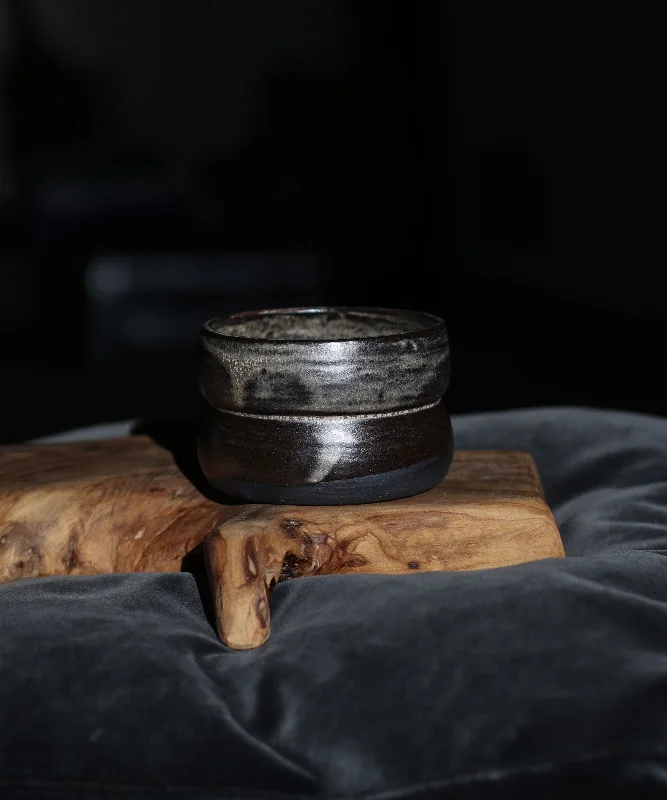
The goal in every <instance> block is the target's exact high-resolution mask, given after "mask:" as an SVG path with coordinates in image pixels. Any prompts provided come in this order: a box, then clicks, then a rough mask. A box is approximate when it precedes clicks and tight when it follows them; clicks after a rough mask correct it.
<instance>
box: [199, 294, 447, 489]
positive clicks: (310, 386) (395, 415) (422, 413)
mask: <svg viewBox="0 0 667 800" xmlns="http://www.w3.org/2000/svg"><path fill="white" fill-rule="evenodd" d="M200 345H201V348H200V387H201V390H202V393H203V395H204V397H205V398H206V399H207V400H208V402H209V404H210V406H211V410H210V412H209V414H208V416H207V419H206V421H205V422H204V424H203V425H202V428H201V431H200V436H199V460H200V464H201V466H202V469H203V472H204V474H205V475H206V478H207V480H208V481H209V483H210V484H211V485H212V486H213V487H214V488H215V489H217V490H218V491H220V492H223V493H225V494H227V495H231V496H234V497H238V498H241V499H244V500H248V501H250V502H271V503H298V504H320V505H324V504H341V503H345V504H347V503H363V502H376V501H378V500H386V499H393V498H398V497H405V496H408V495H411V494H416V493H419V492H422V491H426V490H427V489H430V488H431V487H432V486H434V485H435V484H436V483H437V482H438V481H439V480H441V479H442V477H444V475H445V473H446V471H447V469H448V467H449V463H450V461H451V457H452V452H453V442H452V433H451V423H450V419H449V415H448V414H447V412H446V410H445V409H444V407H443V406H442V404H441V403H440V400H441V398H442V395H443V394H444V392H445V390H446V388H447V384H448V381H449V343H448V337H447V330H446V327H445V324H444V322H443V321H442V320H440V319H438V318H436V317H432V316H430V315H427V314H418V313H414V312H402V311H390V310H385V309H360V308H333V309H284V310H276V311H268V312H266V311H263V312H249V313H246V314H237V315H232V316H230V317H223V318H216V319H214V320H210V321H209V322H208V323H206V325H205V326H204V329H203V331H202V336H201V342H200Z"/></svg>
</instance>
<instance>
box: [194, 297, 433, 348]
mask: <svg viewBox="0 0 667 800" xmlns="http://www.w3.org/2000/svg"><path fill="white" fill-rule="evenodd" d="M350 312H351V313H357V314H359V313H360V314H378V313H379V314H385V315H388V316H391V317H395V318H396V319H401V318H407V319H412V320H413V321H423V322H424V326H423V327H420V328H417V329H415V330H411V331H402V332H400V333H390V334H381V335H378V336H355V337H350V338H349V339H348V338H345V339H340V338H335V339H278V338H272V339H268V338H264V337H261V336H232V335H231V334H228V333H221V332H220V331H219V330H216V328H214V327H213V325H214V324H215V325H219V324H221V323H226V322H236V321H241V322H242V321H243V320H245V319H256V318H258V317H264V316H278V315H288V314H304V315H305V314H330V313H335V314H340V313H350ZM446 331H447V327H446V324H445V321H444V320H443V319H442V318H441V317H437V316H436V315H435V314H429V313H427V312H426V311H411V310H409V309H401V308H382V307H375V306H296V307H289V308H265V309H258V310H255V311H239V312H236V313H233V314H223V315H221V316H219V317H212V318H211V319H209V320H207V321H206V322H205V323H204V325H203V328H202V333H203V334H207V335H209V336H213V337H214V338H215V339H217V340H220V341H224V342H236V343H243V342H248V343H252V344H257V343H261V344H278V345H281V344H283V345H287V344H289V345H292V346H295V345H311V346H312V345H326V344H331V343H332V342H345V343H348V342H352V343H355V342H360V343H365V342H395V341H400V340H401V339H410V338H413V337H415V336H422V335H424V334H438V333H446Z"/></svg>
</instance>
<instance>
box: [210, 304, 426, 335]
mask: <svg viewBox="0 0 667 800" xmlns="http://www.w3.org/2000/svg"><path fill="white" fill-rule="evenodd" d="M209 324H210V327H211V330H213V331H215V332H216V333H218V334H221V335H223V336H232V337H235V338H248V339H271V340H274V341H275V340H278V341H303V340H315V341H344V340H350V339H368V338H375V337H382V336H395V335H397V334H405V333H411V332H414V331H418V330H422V329H424V328H428V327H432V326H433V325H435V324H437V320H435V319H434V318H429V317H427V316H423V317H420V316H419V315H417V314H414V315H413V314H408V313H406V314H401V313H396V314H392V313H391V312H384V311H362V310H360V311H353V310H349V311H328V310H318V309H314V310H312V311H310V310H306V311H290V310H285V311H276V312H256V313H250V314H239V315H234V316H230V317H222V318H219V319H215V320H212V321H211V322H210V323H209Z"/></svg>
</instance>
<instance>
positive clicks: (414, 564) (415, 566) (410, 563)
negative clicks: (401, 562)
mask: <svg viewBox="0 0 667 800" xmlns="http://www.w3.org/2000/svg"><path fill="white" fill-rule="evenodd" d="M408 567H409V568H410V569H419V561H408Z"/></svg>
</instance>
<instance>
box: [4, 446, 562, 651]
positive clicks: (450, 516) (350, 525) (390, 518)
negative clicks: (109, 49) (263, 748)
mask: <svg viewBox="0 0 667 800" xmlns="http://www.w3.org/2000/svg"><path fill="white" fill-rule="evenodd" d="M202 542H204V553H205V557H206V564H207V570H208V574H209V580H210V585H211V591H212V596H213V600H214V606H215V613H216V619H217V627H218V633H219V635H220V638H221V639H222V641H223V642H225V643H226V644H228V645H229V646H230V647H234V648H238V649H246V648H250V647H256V646H257V645H259V644H261V643H262V642H263V641H265V639H266V638H267V636H268V635H269V630H270V622H269V595H270V593H271V590H272V589H273V587H274V586H275V584H276V583H277V582H278V581H280V580H290V579H293V578H297V577H301V576H305V575H330V574H349V573H368V572H373V573H382V574H397V573H408V572H411V573H419V572H424V571H433V570H474V569H485V568H490V567H502V566H507V565H510V564H516V563H521V562H525V561H532V560H536V559H540V558H549V557H562V556H563V555H564V552H563V546H562V542H561V540H560V536H559V534H558V529H557V527H556V524H555V522H554V519H553V516H552V514H551V511H550V510H549V507H548V505H547V503H546V501H545V499H544V495H543V492H542V488H541V486H540V481H539V477H538V475H537V471H536V469H535V465H534V463H533V461H532V459H531V457H530V456H529V455H528V454H526V453H515V452H500V451H459V452H457V453H456V455H455V457H454V462H453V464H452V467H451V470H450V472H449V475H448V476H447V478H446V479H445V480H444V482H443V483H442V484H440V486H438V487H436V488H435V489H432V490H431V491H429V492H426V493H425V494H422V495H419V496H416V497H411V498H407V499H403V500H393V501H390V502H386V503H375V504H370V505H361V506H321V507H314V506H308V507H306V506H269V505H224V504H221V503H218V502H214V501H213V500H211V499H209V498H207V497H205V496H204V495H203V494H202V493H201V492H200V491H199V490H198V489H197V488H196V487H195V485H193V483H191V482H190V481H189V480H188V479H187V478H186V477H185V476H184V475H183V473H182V472H181V471H180V469H179V468H178V467H177V465H176V463H175V462H174V458H173V456H172V454H171V453H170V452H169V451H168V450H166V449H164V448H162V447H160V446H159V445H157V444H156V443H155V442H153V441H152V440H151V439H149V438H147V437H144V436H137V437H132V438H128V439H114V440H109V441H99V442H83V443H71V444H55V445H40V446H35V445H32V446H31V445H25V446H18V447H5V448H0V583H2V582H7V581H12V580H17V579H21V578H35V577H39V576H45V575H94V574H103V573H110V572H171V571H176V570H180V569H181V568H182V563H183V559H184V558H185V557H186V556H187V555H188V554H190V553H192V551H193V550H195V548H197V547H198V546H199V545H200V544H201V543H202Z"/></svg>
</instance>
